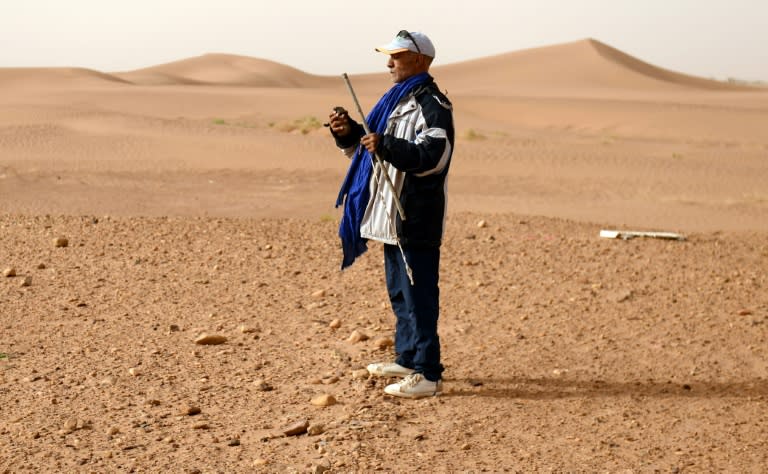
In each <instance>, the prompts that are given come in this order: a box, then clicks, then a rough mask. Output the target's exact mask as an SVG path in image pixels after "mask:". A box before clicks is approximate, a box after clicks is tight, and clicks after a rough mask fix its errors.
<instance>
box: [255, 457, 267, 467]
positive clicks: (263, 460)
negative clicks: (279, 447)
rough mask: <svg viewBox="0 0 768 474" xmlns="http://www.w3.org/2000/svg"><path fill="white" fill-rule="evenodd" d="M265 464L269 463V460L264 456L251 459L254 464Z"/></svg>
mask: <svg viewBox="0 0 768 474" xmlns="http://www.w3.org/2000/svg"><path fill="white" fill-rule="evenodd" d="M267 464H269V461H267V460H266V459H264V458H258V459H254V460H253V465H254V466H266V465H267Z"/></svg>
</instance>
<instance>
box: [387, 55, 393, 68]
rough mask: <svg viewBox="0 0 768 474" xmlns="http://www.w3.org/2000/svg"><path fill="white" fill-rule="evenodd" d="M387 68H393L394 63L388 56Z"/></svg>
mask: <svg viewBox="0 0 768 474" xmlns="http://www.w3.org/2000/svg"><path fill="white" fill-rule="evenodd" d="M387 67H388V68H393V67H395V61H393V60H392V56H390V57H389V59H387Z"/></svg>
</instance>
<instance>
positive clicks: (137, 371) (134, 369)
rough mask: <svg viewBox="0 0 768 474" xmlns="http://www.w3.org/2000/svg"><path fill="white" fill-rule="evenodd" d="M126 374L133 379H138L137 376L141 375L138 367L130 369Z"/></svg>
mask: <svg viewBox="0 0 768 474" xmlns="http://www.w3.org/2000/svg"><path fill="white" fill-rule="evenodd" d="M128 373H129V374H131V375H132V376H134V377H138V376H139V375H141V370H139V368H138V367H131V368H130V369H128Z"/></svg>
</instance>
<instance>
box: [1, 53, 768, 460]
mask: <svg viewBox="0 0 768 474" xmlns="http://www.w3.org/2000/svg"><path fill="white" fill-rule="evenodd" d="M384 63H385V60H384V58H383V57H382V71H384V70H385V67H384ZM341 72H343V71H340V73H341ZM432 72H433V74H434V76H435V77H436V79H437V82H438V84H439V85H440V86H441V88H442V89H444V90H447V92H448V96H449V98H451V100H452V101H453V103H454V107H455V120H456V130H457V143H456V152H455V154H454V157H453V163H452V168H451V175H450V179H449V215H448V219H447V230H446V237H445V242H444V245H443V265H442V273H441V289H442V301H441V321H440V334H441V339H442V343H443V357H444V364H445V365H446V367H447V370H446V373H445V393H444V394H443V396H441V397H436V398H430V399H423V400H415V401H409V400H400V399H393V398H390V397H386V396H384V395H383V391H382V388H383V386H384V385H385V384H386V383H387V382H388V381H387V380H381V379H372V378H369V377H368V376H367V375H366V374H365V371H364V370H362V369H363V368H364V367H365V365H366V364H367V363H369V362H372V361H378V360H386V359H389V358H391V357H392V348H391V345H390V343H391V338H392V337H393V333H392V330H393V322H394V321H393V316H392V314H391V310H390V309H389V307H388V301H387V297H386V291H385V288H384V277H383V269H382V255H381V247H380V246H379V245H377V244H375V243H372V244H371V245H370V250H369V252H368V253H367V254H366V255H364V256H363V257H362V258H361V259H359V260H358V262H356V263H355V265H353V266H352V267H351V268H350V269H348V270H345V271H344V272H341V271H340V270H339V265H340V261H341V255H340V248H339V244H338V238H337V236H336V230H337V226H338V221H339V217H340V211H339V210H338V209H335V208H334V207H333V204H334V202H335V199H336V194H337V192H338V187H339V185H340V183H341V180H342V178H343V176H344V173H345V172H346V164H347V163H346V161H345V158H344V157H343V155H341V153H340V152H339V151H338V150H337V149H336V148H335V147H334V145H333V142H332V140H331V139H330V137H329V133H328V131H327V129H325V128H323V127H322V122H323V121H324V120H325V118H326V117H327V115H328V113H329V112H330V110H331V108H332V107H333V106H335V105H342V106H345V107H346V108H348V109H349V110H354V109H353V104H352V103H351V99H350V98H349V96H348V92H347V89H346V86H345V85H344V83H343V81H342V80H341V77H340V76H339V77H325V76H314V75H310V74H307V73H304V72H303V71H300V70H298V69H295V68H293V67H290V66H288V65H284V64H278V63H274V62H271V61H266V60H261V59H258V58H249V57H241V56H233V55H227V54H209V55H204V56H200V57H195V58H188V59H183V60H180V61H177V62H173V63H169V64H162V65H156V66H151V67H147V68H145V69H141V70H137V71H124V72H101V71H94V70H88V69H83V68H48V69H46V68H26V69H24V68H5V69H2V68H0V271H3V274H2V276H0V472H8V473H11V472H13V473H15V472H163V471H165V472H199V473H208V472H212V473H213V472H371V471H379V472H414V471H423V472H541V471H543V472H597V471H600V472H656V471H658V472H764V471H765V466H766V465H768V441H766V440H768V415H767V413H768V345H766V337H767V336H768V289H767V288H766V285H767V284H768V276H767V275H768V185H766V183H768V125H766V124H768V89H766V88H764V87H759V86H757V85H754V86H748V85H742V84H732V83H725V82H719V81H714V80H710V79H706V78H699V77H692V76H687V75H685V74H680V73H677V72H674V71H670V70H666V69H662V68H659V67H656V66H654V65H651V64H647V63H645V62H643V61H642V60H640V59H637V58H633V57H631V56H629V55H627V54H625V53H623V52H621V51H618V50H616V49H613V48H612V47H610V46H608V45H605V44H603V43H600V42H599V41H596V40H592V39H587V40H582V41H577V42H573V43H568V44H560V45H554V46H549V47H543V48H537V49H531V50H525V51H515V52H510V53H508V54H503V55H499V56H493V57H487V58H478V59H476V60H473V61H467V62H462V63H457V64H447V65H441V64H436V65H435V67H434V68H433V70H432ZM351 80H352V82H353V85H354V86H355V88H356V90H357V93H358V95H359V97H360V99H361V103H362V106H363V108H364V109H365V110H368V109H370V108H371V107H372V106H373V104H374V103H375V101H376V100H377V98H378V97H379V96H380V95H381V93H383V92H384V91H385V90H386V89H387V88H388V87H389V83H388V77H387V74H386V73H385V72H382V73H380V74H365V75H358V76H352V77H351ZM601 229H628V230H643V231H665V232H676V233H679V234H681V235H684V236H685V240H681V241H676V240H661V239H653V238H635V239H631V240H623V239H604V238H600V237H599V232H600V230H601ZM57 239H58V240H57ZM63 239H66V241H65V240H63ZM202 335H208V336H222V337H221V338H220V339H221V340H220V341H214V342H221V343H220V344H214V345H204V344H198V343H196V341H198V342H199V338H200V337H201V336H202ZM224 339H225V340H224ZM222 341H223V342H222ZM323 396H330V397H332V398H330V397H325V398H324V399H323ZM323 402H325V403H323ZM323 404H325V405H327V406H320V405H323ZM297 424H298V425H299V427H298V428H297V429H296V430H295V431H296V432H297V433H296V434H292V432H291V431H290V428H292V425H297ZM294 427H295V426H294Z"/></svg>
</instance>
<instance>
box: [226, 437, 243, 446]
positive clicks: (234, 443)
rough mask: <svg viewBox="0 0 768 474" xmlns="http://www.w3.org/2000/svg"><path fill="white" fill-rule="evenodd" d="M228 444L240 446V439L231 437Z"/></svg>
mask: <svg viewBox="0 0 768 474" xmlns="http://www.w3.org/2000/svg"><path fill="white" fill-rule="evenodd" d="M227 446H240V440H239V439H237V438H235V439H230V440H229V441H227Z"/></svg>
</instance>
